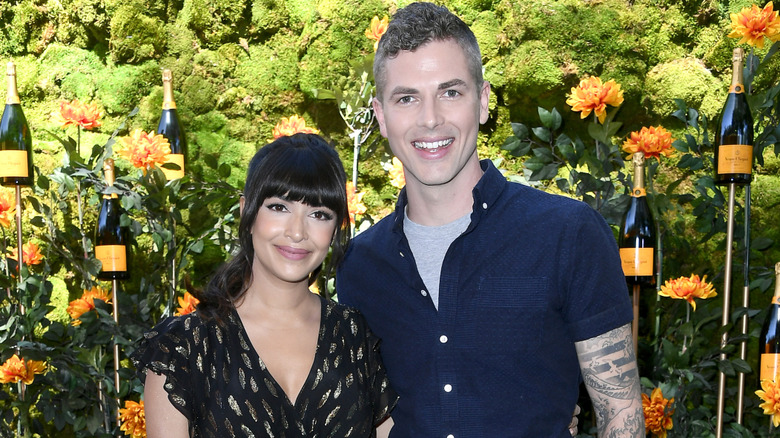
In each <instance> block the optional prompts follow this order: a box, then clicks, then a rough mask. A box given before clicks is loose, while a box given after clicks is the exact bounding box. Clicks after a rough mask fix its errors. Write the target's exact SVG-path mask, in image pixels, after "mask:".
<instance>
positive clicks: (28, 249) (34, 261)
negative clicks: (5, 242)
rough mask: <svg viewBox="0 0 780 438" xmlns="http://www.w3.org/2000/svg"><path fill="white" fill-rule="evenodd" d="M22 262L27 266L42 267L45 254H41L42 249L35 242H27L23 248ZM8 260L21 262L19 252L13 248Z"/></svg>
mask: <svg viewBox="0 0 780 438" xmlns="http://www.w3.org/2000/svg"><path fill="white" fill-rule="evenodd" d="M22 257H23V259H22V261H24V264H25V265H40V264H41V261H43V254H41V248H40V247H39V246H38V245H36V244H35V243H33V242H27V243H25V244H24V246H23V247H22ZM8 258H11V259H14V260H19V250H18V249H17V248H11V254H10V255H9V256H8Z"/></svg>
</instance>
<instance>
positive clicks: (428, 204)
mask: <svg viewBox="0 0 780 438" xmlns="http://www.w3.org/2000/svg"><path fill="white" fill-rule="evenodd" d="M374 76H375V78H376V84H377V99H375V100H374V103H373V105H374V110H375V111H376V115H377V120H378V121H379V126H380V130H381V133H382V135H383V136H385V137H386V138H387V140H388V142H389V144H390V148H391V149H392V151H393V153H394V154H395V155H396V156H397V157H398V158H399V159H400V160H401V162H402V163H403V165H404V174H405V177H406V187H405V188H404V189H403V190H402V192H401V194H400V196H399V200H398V204H397V207H396V210H395V212H394V213H393V214H391V215H389V216H388V217H386V218H385V219H383V220H382V221H380V222H379V223H377V224H376V225H375V226H373V227H372V228H370V229H369V230H368V231H366V232H364V233H362V234H361V235H359V236H357V237H356V238H355V239H354V241H353V243H352V245H351V246H350V249H349V251H348V253H347V256H346V259H345V261H344V263H343V264H342V267H341V269H340V270H339V273H338V275H337V285H336V289H337V292H338V296H339V300H340V301H341V302H342V303H345V304H348V305H352V306H355V307H357V308H358V309H359V310H361V311H362V312H363V314H364V315H365V316H366V318H367V320H368V323H369V325H370V326H371V328H372V330H373V331H374V332H375V333H376V334H377V335H379V337H381V338H382V357H383V358H384V361H385V365H386V367H387V371H388V375H389V377H390V381H391V383H392V384H393V386H394V387H395V388H396V390H397V391H398V393H399V395H400V400H399V402H398V405H397V407H396V409H395V410H394V411H393V414H392V421H393V423H394V425H393V427H392V430H391V431H390V436H392V437H404V438H406V437H426V438H429V437H441V438H445V437H449V438H459V437H464V438H474V437H491V438H494V437H502V438H504V437H533V438H538V437H569V436H570V434H569V429H568V426H569V423H570V421H571V413H572V407H574V406H575V403H576V401H577V397H578V393H579V383H580V382H581V381H584V382H585V384H586V386H587V388H588V392H589V394H590V397H591V400H592V401H593V405H594V408H595V412H596V417H597V420H598V429H599V435H600V436H605V437H621V438H624V437H635V436H636V437H639V436H644V434H643V432H644V419H643V416H642V402H641V397H640V387H639V376H638V373H637V367H636V359H635V357H634V348H633V345H632V342H631V329H630V323H631V318H632V310H631V305H630V302H629V299H628V291H627V288H626V283H625V279H624V277H623V273H622V269H621V266H620V259H619V256H618V250H617V245H616V244H615V241H614V238H613V236H612V233H611V231H610V229H609V227H608V226H607V224H606V223H605V222H604V220H603V219H602V218H601V216H600V215H599V214H598V213H597V212H595V211H594V210H593V209H591V208H590V207H588V206H587V205H585V204H583V203H581V202H578V201H575V200H571V199H567V198H564V197H560V196H554V195H550V194H546V193H544V192H541V191H538V190H535V189H532V188H529V187H525V186H522V185H519V184H514V183H510V182H508V181H507V180H506V179H505V178H504V177H503V176H502V175H501V173H500V172H499V171H498V170H497V169H496V168H495V167H494V166H493V165H492V163H491V162H490V160H483V161H481V162H480V160H479V157H478V155H477V136H478V133H479V127H480V125H481V124H483V123H485V122H486V121H487V119H488V115H489V112H488V102H489V97H490V84H489V83H488V82H486V81H484V80H483V78H482V60H481V55H480V51H479V46H478V44H477V41H476V38H475V37H474V34H473V33H472V32H471V30H470V29H469V28H468V26H467V25H466V24H465V23H463V21H461V20H460V19H459V18H457V17H456V16H455V15H453V14H452V13H450V12H449V11H448V10H447V9H446V8H444V7H440V6H436V5H433V4H430V3H413V4H411V5H409V6H407V7H405V8H403V9H401V10H399V11H398V12H397V13H396V14H395V16H394V17H393V20H392V21H391V22H390V25H389V27H388V30H387V32H386V33H385V35H384V36H383V37H382V39H381V40H380V42H379V48H378V50H377V53H376V57H375V61H374Z"/></svg>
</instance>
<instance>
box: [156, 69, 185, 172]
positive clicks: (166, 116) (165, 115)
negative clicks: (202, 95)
mask: <svg viewBox="0 0 780 438" xmlns="http://www.w3.org/2000/svg"><path fill="white" fill-rule="evenodd" d="M162 80H163V104H162V115H161V116H160V123H159V124H158V125H157V133H158V134H160V135H162V136H163V137H165V138H167V139H168V143H170V145H171V154H170V155H168V159H167V160H166V162H167V163H174V164H176V165H177V166H179V169H166V168H165V167H163V168H162V171H163V173H164V174H165V177H166V178H167V179H168V180H169V181H170V180H172V179H177V178H182V177H184V162H185V161H186V160H185V158H186V156H187V139H186V138H185V135H184V130H183V129H182V127H181V123H179V115H178V114H177V113H176V101H175V100H174V99H173V75H172V74H171V71H170V70H168V69H165V70H163V74H162Z"/></svg>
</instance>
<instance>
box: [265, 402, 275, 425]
mask: <svg viewBox="0 0 780 438" xmlns="http://www.w3.org/2000/svg"><path fill="white" fill-rule="evenodd" d="M261 404H262V405H263V409H265V413H266V414H267V415H268V418H270V419H271V422H274V421H276V420H274V411H273V409H271V405H269V404H268V400H266V399H263V400H262V403H261Z"/></svg>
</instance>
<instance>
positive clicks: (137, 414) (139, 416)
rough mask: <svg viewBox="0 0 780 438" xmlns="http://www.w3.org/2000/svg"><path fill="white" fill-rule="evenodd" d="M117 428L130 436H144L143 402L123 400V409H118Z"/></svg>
mask: <svg viewBox="0 0 780 438" xmlns="http://www.w3.org/2000/svg"><path fill="white" fill-rule="evenodd" d="M119 421H120V423H122V425H121V426H119V430H121V431H122V432H124V433H125V435H129V436H130V437H132V438H146V413H145V412H144V402H143V400H141V401H140V402H139V403H136V402H134V401H132V400H126V401H125V407H124V409H119Z"/></svg>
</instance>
